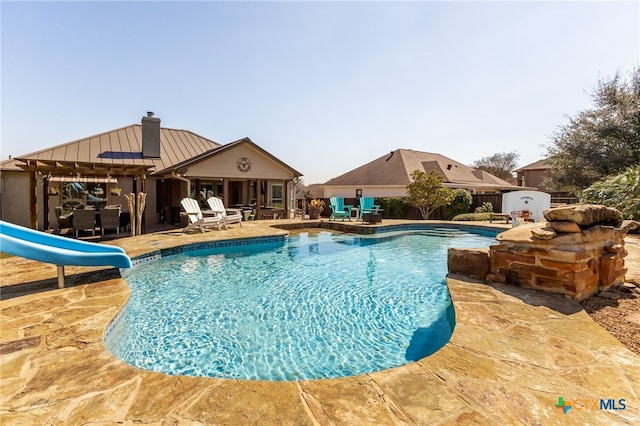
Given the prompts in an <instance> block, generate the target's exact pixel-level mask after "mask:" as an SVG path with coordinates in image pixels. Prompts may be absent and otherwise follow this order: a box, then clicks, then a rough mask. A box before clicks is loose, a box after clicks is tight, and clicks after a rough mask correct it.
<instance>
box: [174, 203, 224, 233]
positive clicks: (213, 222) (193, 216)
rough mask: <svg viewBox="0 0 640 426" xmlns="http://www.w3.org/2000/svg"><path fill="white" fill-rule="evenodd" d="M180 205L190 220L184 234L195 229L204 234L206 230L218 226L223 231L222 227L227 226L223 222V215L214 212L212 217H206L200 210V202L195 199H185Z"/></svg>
mask: <svg viewBox="0 0 640 426" xmlns="http://www.w3.org/2000/svg"><path fill="white" fill-rule="evenodd" d="M180 205H182V208H183V209H184V212H183V214H184V215H186V216H187V218H188V219H189V224H188V225H187V226H186V227H185V228H184V229H183V230H182V232H189V231H191V230H192V229H193V228H198V229H200V232H202V233H204V228H206V227H211V226H216V227H217V228H218V230H220V229H222V228H221V226H222V225H225V227H226V224H225V223H224V221H223V220H222V215H221V214H220V213H219V212H217V213H216V212H213V214H212V215H211V216H205V215H204V214H203V213H202V210H200V205H199V204H198V201H196V200H194V199H193V198H183V199H182V201H180Z"/></svg>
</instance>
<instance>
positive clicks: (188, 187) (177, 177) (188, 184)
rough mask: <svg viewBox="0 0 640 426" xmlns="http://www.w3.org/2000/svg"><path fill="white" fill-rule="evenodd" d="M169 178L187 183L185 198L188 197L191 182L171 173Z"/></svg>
mask: <svg viewBox="0 0 640 426" xmlns="http://www.w3.org/2000/svg"><path fill="white" fill-rule="evenodd" d="M171 176H172V177H174V178H175V179H178V180H181V181H183V182H186V183H187V197H188V196H189V191H190V190H191V181H190V180H189V179H187V178H186V177H183V176H180V175H178V174H177V173H176V172H171Z"/></svg>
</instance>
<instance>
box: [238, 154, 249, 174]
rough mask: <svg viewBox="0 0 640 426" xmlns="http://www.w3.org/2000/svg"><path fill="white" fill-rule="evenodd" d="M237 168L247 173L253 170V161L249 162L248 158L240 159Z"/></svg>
mask: <svg viewBox="0 0 640 426" xmlns="http://www.w3.org/2000/svg"><path fill="white" fill-rule="evenodd" d="M236 167H237V168H238V170H240V171H241V172H242V173H247V172H248V171H249V170H251V160H249V159H248V158H247V157H240V158H238V161H237V162H236Z"/></svg>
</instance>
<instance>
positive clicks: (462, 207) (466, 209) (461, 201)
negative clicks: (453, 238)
mask: <svg viewBox="0 0 640 426" xmlns="http://www.w3.org/2000/svg"><path fill="white" fill-rule="evenodd" d="M472 201H473V198H472V197H471V193H470V192H469V191H467V190H466V189H454V190H453V200H451V204H449V205H447V206H446V207H445V208H444V218H445V219H446V220H451V219H452V218H453V217H455V216H457V215H459V214H463V213H470V212H471V203H472Z"/></svg>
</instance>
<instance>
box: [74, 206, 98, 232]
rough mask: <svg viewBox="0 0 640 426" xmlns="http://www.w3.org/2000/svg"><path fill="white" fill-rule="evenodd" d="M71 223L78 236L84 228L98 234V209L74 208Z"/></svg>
mask: <svg viewBox="0 0 640 426" xmlns="http://www.w3.org/2000/svg"><path fill="white" fill-rule="evenodd" d="M71 224H72V228H73V232H74V234H75V236H76V238H78V233H79V232H80V231H84V230H91V234H92V235H96V211H95V210H87V209H78V210H74V211H73V219H72V221H71Z"/></svg>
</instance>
